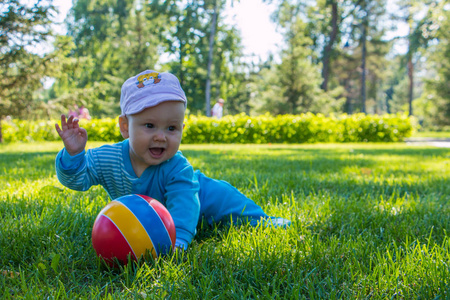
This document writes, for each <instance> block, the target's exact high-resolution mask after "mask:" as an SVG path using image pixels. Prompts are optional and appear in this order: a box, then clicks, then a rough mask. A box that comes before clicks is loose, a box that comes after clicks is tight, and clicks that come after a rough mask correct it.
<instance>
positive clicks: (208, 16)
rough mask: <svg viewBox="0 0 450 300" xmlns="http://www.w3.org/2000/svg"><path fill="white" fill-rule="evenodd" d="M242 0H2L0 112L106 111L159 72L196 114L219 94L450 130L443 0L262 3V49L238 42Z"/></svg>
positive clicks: (295, 110)
mask: <svg viewBox="0 0 450 300" xmlns="http://www.w3.org/2000/svg"><path fill="white" fill-rule="evenodd" d="M242 2H245V1H242ZM24 3H25V4H24ZM269 3H270V6H268V4H269ZM238 4H240V3H239V2H238V1H219V0H214V1H212V0H211V1H164V2H158V1H150V2H145V3H144V2H142V1H126V0H122V1H118V0H108V1H87V0H86V1H84V0H79V1H75V2H73V3H72V5H69V7H70V9H69V10H68V12H67V13H66V17H65V18H64V19H63V20H61V15H60V14H58V12H57V7H55V6H53V3H52V1H39V2H37V4H36V3H35V2H33V1H16V0H11V1H10V0H8V1H4V2H3V3H2V4H1V14H2V18H1V22H0V26H1V30H2V39H1V45H0V46H1V50H2V51H1V53H0V55H1V60H0V63H1V69H0V72H1V80H0V119H2V120H4V119H5V117H6V116H9V117H10V118H13V119H34V120H36V119H39V120H42V119H43V120H48V119H55V118H58V116H59V115H60V114H61V113H67V112H68V111H69V109H74V107H75V105H77V106H79V107H81V106H85V107H87V108H88V109H89V111H90V113H91V116H93V118H97V119H101V118H104V117H110V118H114V117H116V116H117V115H118V114H119V106H118V101H119V98H120V87H121V85H122V83H123V82H124V80H126V79H127V78H129V77H130V76H132V75H134V74H137V73H138V72H140V71H142V70H145V69H156V70H158V71H170V72H172V73H174V74H175V75H177V76H178V78H179V79H180V81H181V84H182V86H183V87H184V89H185V92H186V95H187V98H188V99H189V101H188V113H189V114H192V115H209V113H210V107H211V106H212V105H213V104H214V103H215V101H216V100H217V99H218V98H219V97H220V98H224V99H225V100H226V105H225V108H224V109H225V113H226V114H228V115H235V114H239V113H245V114H246V115H250V116H256V115H262V114H265V113H267V112H269V113H270V114H271V115H274V116H275V115H280V114H301V113H307V112H310V113H314V114H317V113H322V114H325V115H329V114H330V113H335V114H336V113H337V114H339V113H347V114H354V113H358V112H362V113H368V114H385V113H388V114H389V113H394V114H395V113H399V112H400V113H406V114H407V115H413V116H415V117H416V120H417V123H419V124H421V125H422V126H423V128H428V129H432V130H446V129H448V126H449V122H450V117H449V116H450V104H449V103H450V100H449V95H450V91H449V83H448V82H449V71H448V70H449V60H448V58H449V43H448V35H449V33H448V28H449V18H448V16H449V13H450V12H449V11H450V5H449V4H448V3H447V2H446V1H441V0H439V1H413V0H401V1H400V0H399V1H383V0H372V1H267V2H265V5H266V6H265V7H266V9H269V8H270V9H271V10H272V13H271V19H272V22H273V25H274V26H275V28H276V30H277V32H278V36H280V37H281V41H279V40H278V41H277V42H276V43H275V42H273V43H271V41H270V40H267V41H265V43H266V47H267V44H269V45H271V47H269V48H268V49H270V51H271V52H272V53H269V54H267V53H266V55H264V56H261V54H258V55H257V54H254V55H252V54H251V53H249V51H248V49H247V48H248V46H246V47H244V46H243V42H242V38H241V32H240V30H239V29H238V28H237V27H236V23H235V21H233V12H232V9H230V7H231V8H232V7H233V6H234V5H236V6H237V5H238ZM65 9H66V10H67V6H66V8H65ZM260 11H264V8H263V9H262V10H261V8H256V7H255V14H257V13H258V12H260ZM240 18H241V19H242V15H241V16H240ZM58 22H62V23H58ZM240 22H241V24H242V23H243V21H240ZM247 22H249V23H251V22H252V15H251V14H249V15H248V16H247ZM271 37H273V33H270V32H268V34H267V38H271ZM247 39H248V37H247ZM260 39H261V38H260ZM274 44H276V46H275V47H274ZM260 45H264V43H261V44H260Z"/></svg>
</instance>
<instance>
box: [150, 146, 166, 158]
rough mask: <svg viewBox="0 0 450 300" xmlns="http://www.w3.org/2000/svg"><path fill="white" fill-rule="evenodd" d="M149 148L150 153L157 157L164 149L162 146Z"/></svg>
mask: <svg viewBox="0 0 450 300" xmlns="http://www.w3.org/2000/svg"><path fill="white" fill-rule="evenodd" d="M149 150H150V153H151V154H152V155H153V156H156V157H158V156H161V155H162V154H163V153H164V150H165V149H164V148H150V149H149Z"/></svg>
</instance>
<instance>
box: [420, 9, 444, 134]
mask: <svg viewBox="0 0 450 300" xmlns="http://www.w3.org/2000/svg"><path fill="white" fill-rule="evenodd" d="M430 23H431V24H430V26H429V27H428V29H429V33H428V34H429V37H434V39H433V41H434V43H433V45H432V46H430V47H429V48H428V49H427V57H428V66H429V69H430V70H433V72H432V74H431V75H432V76H428V79H427V80H425V88H424V93H423V94H422V97H421V99H420V100H419V102H420V104H421V106H422V109H423V115H424V117H425V118H426V120H425V121H426V122H427V123H428V125H434V126H437V127H444V126H450V84H449V82H450V61H449V57H450V42H449V41H450V33H449V30H448V28H449V27H450V9H449V7H448V4H447V3H446V1H441V2H439V3H438V4H436V5H435V6H434V7H432V10H431V17H430Z"/></svg>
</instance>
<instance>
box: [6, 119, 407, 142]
mask: <svg viewBox="0 0 450 300" xmlns="http://www.w3.org/2000/svg"><path fill="white" fill-rule="evenodd" d="M56 122H57V121H23V120H13V121H8V122H7V121H2V133H3V138H4V141H5V142H30V141H56V140H59V137H58V134H57V133H56V130H55V126H54V124H55V123H56ZM185 123H186V127H185V129H184V133H183V143H185V144H199V143H241V144H243V143H245V144H247V143H248V144H266V143H347V142H398V141H403V139H404V138H405V137H409V136H411V133H412V130H413V122H412V119H411V118H409V117H407V116H405V115H400V114H398V115H387V114H386V115H366V114H353V115H346V114H342V115H333V116H329V117H326V116H324V115H321V114H317V115H315V114H312V113H306V114H301V115H279V116H275V117H274V116H270V115H269V114H266V115H262V116H257V117H249V116H246V115H245V114H240V115H235V116H225V117H224V118H222V119H214V118H208V117H203V116H189V117H186V122H185ZM80 124H81V126H83V127H84V128H86V130H87V132H88V136H89V140H90V141H105V142H117V141H121V140H122V136H121V135H120V130H119V126H118V122H117V118H116V119H111V118H105V119H96V120H91V121H85V120H81V121H80Z"/></svg>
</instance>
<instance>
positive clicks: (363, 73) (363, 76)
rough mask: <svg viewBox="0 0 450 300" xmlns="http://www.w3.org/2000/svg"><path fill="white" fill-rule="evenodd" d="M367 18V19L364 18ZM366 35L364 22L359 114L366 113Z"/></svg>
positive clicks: (364, 23)
mask: <svg viewBox="0 0 450 300" xmlns="http://www.w3.org/2000/svg"><path fill="white" fill-rule="evenodd" d="M366 18H367V17H366ZM366 35H367V26H366V21H364V22H363V24H362V36H361V44H362V54H361V112H363V113H366V56H367V45H366Z"/></svg>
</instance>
